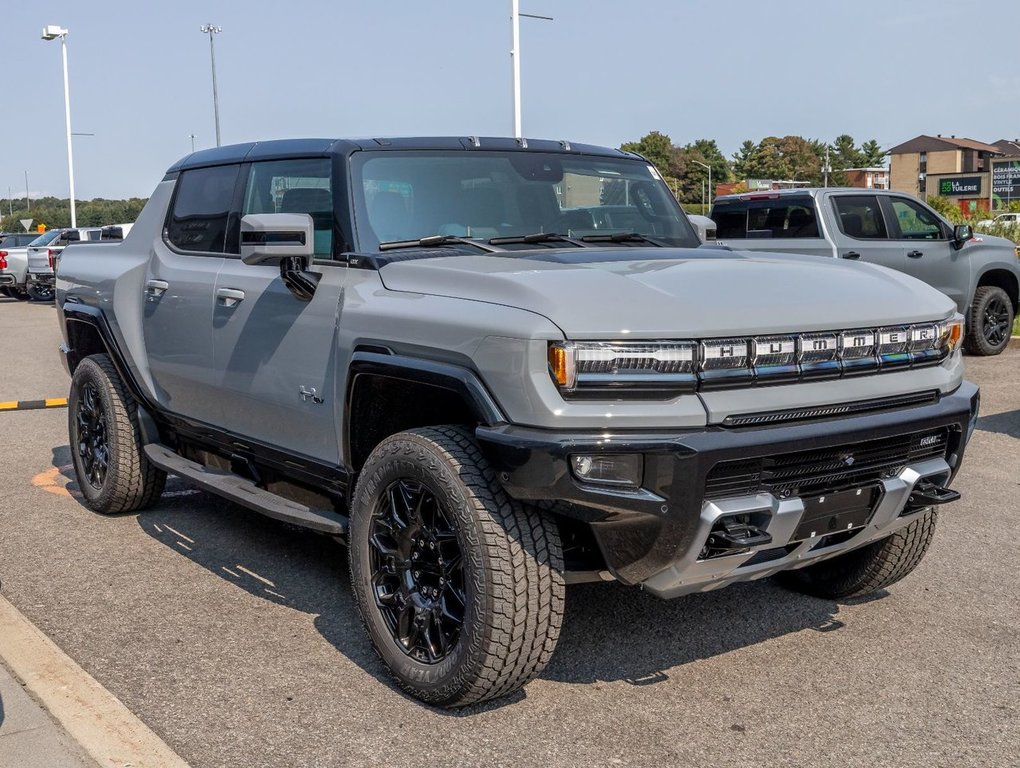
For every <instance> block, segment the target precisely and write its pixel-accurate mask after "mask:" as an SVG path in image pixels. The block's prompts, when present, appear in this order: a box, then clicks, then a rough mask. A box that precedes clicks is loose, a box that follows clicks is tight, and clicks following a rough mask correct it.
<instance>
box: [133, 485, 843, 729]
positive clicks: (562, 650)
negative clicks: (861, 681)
mask: <svg viewBox="0 0 1020 768" xmlns="http://www.w3.org/2000/svg"><path fill="white" fill-rule="evenodd" d="M137 520H138V524H139V525H140V526H141V528H142V529H143V530H144V531H145V532H146V533H147V534H148V535H150V536H152V537H153V538H154V539H156V540H157V541H160V542H162V543H163V544H164V545H166V546H167V547H169V548H170V549H173V550H174V551H175V552H177V553H178V554H180V555H182V556H184V557H187V558H188V559H190V560H192V561H193V562H195V563H197V564H199V565H201V566H202V567H203V568H205V569H206V570H208V571H209V572H210V573H213V574H215V575H216V576H217V577H218V578H220V579H223V580H224V581H228V582H230V583H232V584H234V585H235V586H237V587H239V588H240V589H243V590H245V591H247V592H248V593H250V594H251V595H254V596H256V597H259V598H260V599H263V600H268V601H271V602H275V603H278V604H281V605H286V606H288V607H291V608H294V609H296V610H299V611H302V612H304V613H307V614H310V615H313V616H315V617H316V619H315V622H314V623H315V627H316V629H317V630H318V631H319V632H320V634H321V635H322V636H323V638H325V639H326V640H327V641H328V642H329V643H330V644H331V645H332V646H333V647H334V648H336V649H337V650H338V651H339V652H340V653H342V654H343V655H344V656H346V657H347V658H349V659H350V660H352V661H353V662H354V663H356V664H358V665H359V666H360V667H362V668H363V669H364V670H366V671H367V672H368V673H369V674H371V675H373V676H374V677H375V678H376V679H378V680H380V681H384V682H385V683H386V684H390V683H389V677H388V674H387V672H386V670H385V669H384V668H383V666H382V664H381V662H380V661H379V660H378V659H377V657H376V656H375V653H374V651H373V650H372V648H371V645H370V643H369V641H368V637H367V635H366V634H365V632H364V629H363V628H362V626H361V620H360V617H359V616H358V613H357V608H356V606H355V604H354V598H353V595H352V594H351V591H350V588H349V583H348V580H349V576H348V571H347V553H346V549H345V548H344V547H343V546H342V545H341V544H339V543H338V542H336V541H334V540H332V539H330V538H327V537H324V536H319V535H316V534H313V533H310V532H305V531H302V530H300V529H296V528H291V527H290V526H286V525H282V524H280V523H277V522H275V521H273V520H269V519H267V518H263V517H261V516H260V515H258V514H256V513H254V512H248V511H247V510H244V509H242V508H240V507H237V506H235V505H234V504H231V503H229V502H225V501H222V500H220V499H219V498H217V497H215V496H212V495H209V494H206V493H204V492H202V491H197V490H193V489H190V488H188V487H187V486H184V485H183V484H182V483H180V482H179V481H174V480H172V481H171V483H170V484H169V485H168V498H165V499H164V501H163V502H161V504H160V505H159V507H157V508H156V509H153V510H148V511H145V512H141V513H139V514H138V516H137ZM838 610H839V609H838V606H837V604H836V603H834V602H829V601H824V600H817V599H812V598H807V597H803V596H799V595H796V594H793V593H791V592H787V591H785V590H783V589H780V588H779V587H777V586H775V585H773V584H772V583H771V582H755V583H751V584H739V585H735V586H732V587H729V588H727V589H725V590H721V591H719V592H713V593H708V594H700V595H692V596H689V597H685V598H680V599H678V600H672V601H663V600H660V599H658V598H655V597H652V596H651V595H648V594H647V593H644V592H641V591H639V590H637V589H634V588H629V587H623V586H621V585H616V584H606V585H596V584H592V585H588V584H584V585H576V586H572V587H570V588H569V589H568V592H567V613H566V617H565V620H564V626H563V633H562V635H561V638H560V643H559V647H558V650H557V652H556V656H555V657H554V659H553V662H552V664H551V665H550V666H549V668H548V669H547V670H546V672H545V674H544V675H543V677H544V678H545V679H550V680H556V681H559V682H567V683H591V682H594V681H616V680H621V681H626V682H629V683H631V684H633V685H651V684H654V683H657V682H661V681H663V680H666V679H668V674H667V670H670V669H672V668H674V667H677V666H681V665H684V664H688V663H691V662H694V661H697V660H699V659H705V658H709V657H712V656H716V655H719V654H723V653H726V652H728V651H732V650H735V649H738V648H742V647H745V646H748V645H753V644H757V643H761V642H763V641H765V640H769V639H771V638H775V637H779V636H782V635H785V634H788V633H791V632H799V631H802V630H804V629H812V630H816V631H819V632H829V631H833V630H838V629H839V628H840V627H842V626H843V624H842V623H841V622H840V621H838V620H837V619H836V617H835V616H836V614H837V613H838ZM522 697H523V694H520V693H519V694H517V695H515V696H512V697H509V698H505V699H501V700H499V701H496V702H488V703H485V704H482V705H479V706H477V707H470V708H467V709H465V710H460V711H459V712H444V714H448V715H452V716H458V715H460V716H463V715H471V714H475V713H478V712H480V711H487V710H491V709H495V708H498V707H501V706H504V705H506V704H508V703H512V702H513V701H518V700H520V699H521V698H522ZM437 711H439V710H437Z"/></svg>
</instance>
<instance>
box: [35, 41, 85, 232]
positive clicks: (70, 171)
mask: <svg viewBox="0 0 1020 768" xmlns="http://www.w3.org/2000/svg"><path fill="white" fill-rule="evenodd" d="M58 37H59V38H60V51H61V53H62V54H63V58H64V123H65V124H66V127H67V180H68V185H69V186H70V188H71V190H70V192H71V227H72V228H74V227H77V226H78V219H77V217H76V215H75V211H74V158H73V156H72V150H71V92H70V90H69V89H68V86H67V30H66V29H64V28H63V27H58V26H56V25H55V24H49V25H47V26H45V27H43V31H42V39H43V40H56V39H57V38H58Z"/></svg>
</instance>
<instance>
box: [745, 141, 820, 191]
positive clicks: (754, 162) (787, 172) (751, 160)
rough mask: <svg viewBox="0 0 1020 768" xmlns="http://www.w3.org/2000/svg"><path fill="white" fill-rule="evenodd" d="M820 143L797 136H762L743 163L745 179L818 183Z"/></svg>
mask: <svg viewBox="0 0 1020 768" xmlns="http://www.w3.org/2000/svg"><path fill="white" fill-rule="evenodd" d="M824 146H825V145H824V144H821V143H820V142H817V141H809V140H808V139H805V138H803V137H801V136H783V137H782V138H779V137H777V136H766V137H765V138H764V139H762V140H761V142H760V143H759V144H758V145H757V146H756V147H755V149H754V151H753V152H751V154H750V156H749V157H748V158H747V161H746V171H747V177H746V178H753V179H776V180H787V179H788V180H793V181H807V182H809V183H812V184H821V182H822V156H823V155H824Z"/></svg>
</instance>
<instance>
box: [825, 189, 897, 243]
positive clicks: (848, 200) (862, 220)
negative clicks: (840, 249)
mask: <svg viewBox="0 0 1020 768" xmlns="http://www.w3.org/2000/svg"><path fill="white" fill-rule="evenodd" d="M832 207H833V208H834V209H835V211H836V221H837V222H838V223H839V230H840V232H842V233H843V234H844V235H846V236H847V237H853V238H855V239H857V240H885V239H886V238H888V236H889V234H888V230H887V229H886V226H885V219H884V218H883V217H882V210H881V208H880V207H879V204H878V198H877V197H876V196H875V195H840V196H838V197H834V198H833V199H832Z"/></svg>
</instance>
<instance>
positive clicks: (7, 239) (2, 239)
mask: <svg viewBox="0 0 1020 768" xmlns="http://www.w3.org/2000/svg"><path fill="white" fill-rule="evenodd" d="M37 237H39V233H38V232H4V233H2V234H0V292H2V293H3V294H4V295H5V296H10V297H11V298H13V299H27V298H28V292H27V291H26V290H25V279H26V277H27V275H28V245H29V243H31V242H32V241H33V240H35V239H36V238H37Z"/></svg>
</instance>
